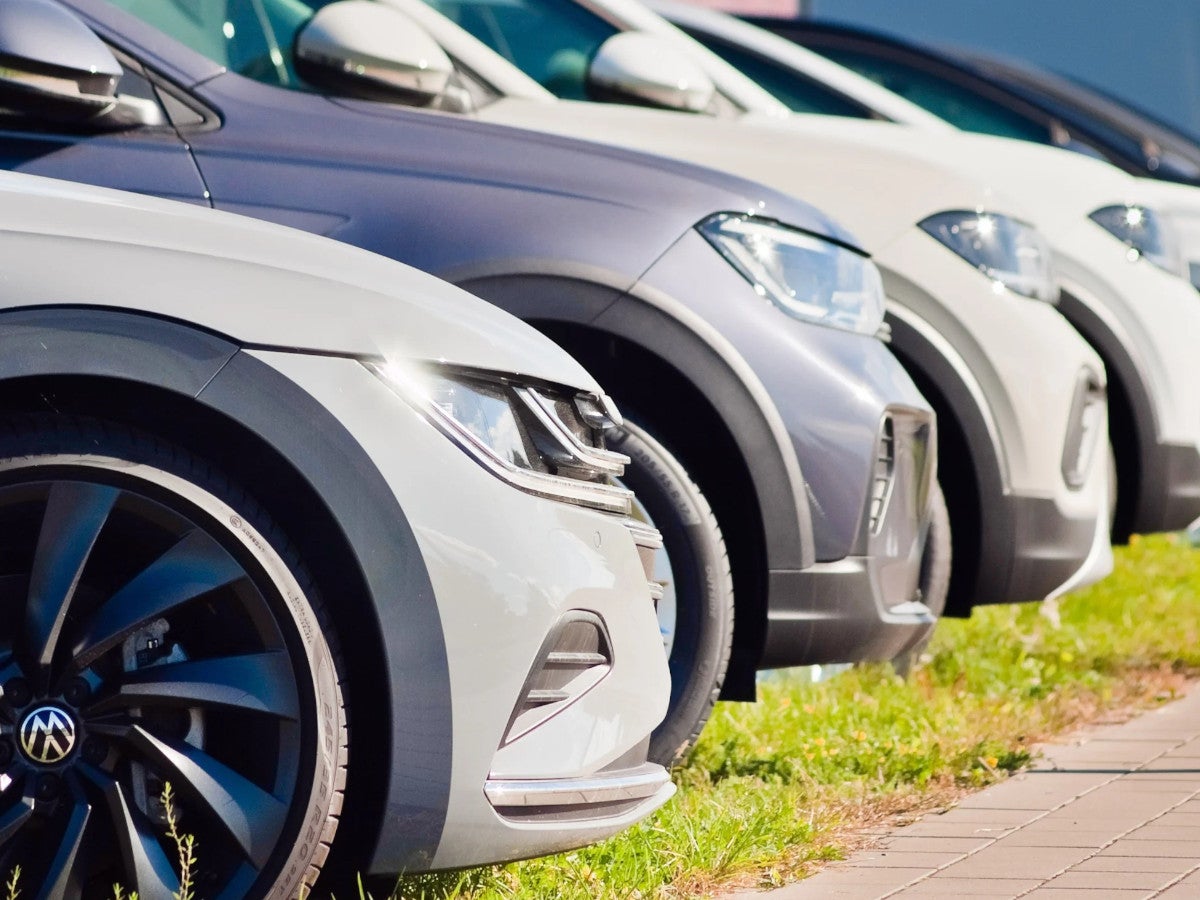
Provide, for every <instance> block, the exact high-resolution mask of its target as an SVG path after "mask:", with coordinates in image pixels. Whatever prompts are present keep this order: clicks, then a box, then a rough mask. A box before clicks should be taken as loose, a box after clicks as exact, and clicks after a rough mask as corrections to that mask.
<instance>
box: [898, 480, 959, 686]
mask: <svg viewBox="0 0 1200 900" xmlns="http://www.w3.org/2000/svg"><path fill="white" fill-rule="evenodd" d="M929 505H930V515H929V532H928V533H927V534H926V536H925V552H924V553H923V554H922V555H921V574H920V576H919V577H918V581H917V584H918V586H919V588H920V591H921V598H922V602H923V603H924V604H925V605H926V606H927V607H929V611H930V612H932V613H933V614H934V615H935V616H938V617H939V618H940V617H941V615H942V612H943V611H944V610H945V609H946V595H947V594H948V593H949V591H950V564H951V562H952V557H953V554H952V552H951V549H950V513H949V511H948V510H947V509H946V497H945V495H944V494H943V493H942V486H941V485H940V484H938V483H937V482H936V481H935V482H934V483H933V491H932V493H931V495H930V498H929ZM936 627H937V626H936V625H935V626H933V627H931V628H930V629H929V631H927V632H926V633H925V634H924V635H923V636H922V637H921V639H920V640H918V641H917V642H916V643H915V644H913V645H912V646H911V647H909V648H908V649H906V650H904V651H902V652H900V653H898V654H896V656H895V658H894V659H893V660H892V667H893V668H894V669H895V670H896V672H897V673H899V674H900V675H908V673H909V672H910V671H912V667H913V666H914V665H915V664H916V662H917V660H919V659H920V658H921V654H922V653H924V652H925V648H926V647H928V646H929V642H930V640H932V639H933V631H934V628H936Z"/></svg>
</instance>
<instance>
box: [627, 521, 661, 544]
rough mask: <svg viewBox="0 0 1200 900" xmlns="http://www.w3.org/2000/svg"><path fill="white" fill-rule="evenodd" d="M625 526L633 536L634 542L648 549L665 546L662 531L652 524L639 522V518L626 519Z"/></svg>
mask: <svg viewBox="0 0 1200 900" xmlns="http://www.w3.org/2000/svg"><path fill="white" fill-rule="evenodd" d="M625 527H626V528H628V529H629V534H630V535H631V536H632V537H633V542H634V543H635V544H637V545H638V546H639V547H645V548H646V549H647V550H661V549H662V546H663V537H662V532H660V531H659V530H658V529H657V528H655V527H654V526H652V525H647V524H646V523H645V522H639V521H638V520H637V519H626V520H625Z"/></svg>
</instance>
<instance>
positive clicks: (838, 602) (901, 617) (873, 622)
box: [760, 556, 937, 669]
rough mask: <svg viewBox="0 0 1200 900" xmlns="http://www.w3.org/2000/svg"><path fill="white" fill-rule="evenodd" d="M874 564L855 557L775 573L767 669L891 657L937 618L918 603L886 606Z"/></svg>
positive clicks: (764, 664) (925, 631)
mask: <svg viewBox="0 0 1200 900" xmlns="http://www.w3.org/2000/svg"><path fill="white" fill-rule="evenodd" d="M873 580H874V579H873V578H872V573H871V561H870V560H869V559H868V558H865V557H861V556H855V557H847V558H846V559H841V560H838V561H837V562H832V563H817V564H816V565H815V566H813V567H812V568H811V569H806V570H804V571H800V572H772V573H771V598H772V600H773V601H774V602H773V603H772V605H771V609H770V611H769V612H768V614H767V643H766V647H765V648H764V650H763V659H762V663H761V665H760V667H761V668H763V669H776V668H784V667H787V666H797V665H818V664H820V665H825V664H828V663H841V662H851V661H865V660H885V659H892V658H893V657H895V656H896V655H897V654H898V653H901V652H903V651H904V650H905V649H907V648H908V647H910V646H912V645H913V644H915V643H916V642H917V641H919V640H920V639H921V638H922V637H924V636H925V635H926V634H928V633H929V631H930V630H931V629H932V628H933V626H934V625H935V624H936V623H937V618H936V617H935V616H934V615H933V614H932V613H931V612H930V611H929V609H928V608H927V607H926V606H925V604H923V603H920V602H919V601H916V600H910V601H908V602H905V603H900V604H897V605H896V606H892V607H890V608H889V607H885V606H884V605H883V604H882V603H880V602H879V600H878V597H877V595H876V593H875V589H874V585H873Z"/></svg>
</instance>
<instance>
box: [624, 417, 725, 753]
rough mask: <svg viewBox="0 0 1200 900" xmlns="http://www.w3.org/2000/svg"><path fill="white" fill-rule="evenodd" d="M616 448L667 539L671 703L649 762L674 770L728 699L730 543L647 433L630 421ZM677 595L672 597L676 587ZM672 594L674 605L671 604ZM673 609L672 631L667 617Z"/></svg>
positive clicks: (665, 610)
mask: <svg viewBox="0 0 1200 900" xmlns="http://www.w3.org/2000/svg"><path fill="white" fill-rule="evenodd" d="M609 445H610V446H611V447H612V448H613V449H614V450H617V451H619V452H621V453H624V454H626V455H627V456H629V457H630V458H631V459H632V463H631V464H630V465H629V466H628V467H626V472H625V475H624V476H623V477H622V482H623V483H624V484H625V486H626V487H628V488H629V489H630V490H632V491H633V492H634V495H635V496H636V498H637V500H636V503H635V508H640V511H641V512H642V513H643V514H644V516H645V517H646V518H647V519H648V520H649V521H650V523H651V524H653V525H654V526H655V527H656V528H658V529H659V530H660V531H661V532H662V535H663V551H662V555H661V556H660V565H661V566H664V567H665V568H666V570H667V571H668V572H669V575H668V576H667V578H666V579H664V580H667V581H669V582H670V583H669V584H666V585H664V586H665V587H666V588H667V591H666V593H665V594H664V597H663V600H661V601H660V604H659V622H660V626H661V627H663V629H664V645H665V647H666V649H667V650H668V656H667V663H668V666H669V668H670V671H671V700H670V704H669V706H668V708H667V715H666V718H665V719H664V720H663V721H662V723H661V724H660V725H659V726H658V728H656V729H655V730H654V733H653V734H652V735H651V737H650V754H649V755H650V760H651V761H652V762H657V763H661V764H662V765H665V766H672V765H675V764H676V763H678V762H680V761H681V760H682V759H683V758H684V756H686V754H687V752H688V750H690V749H691V747H692V745H693V744H695V743H696V740H697V738H699V736H700V732H701V730H702V729H703V728H704V723H705V722H707V721H708V717H709V715H710V714H711V713H712V708H713V704H714V703H716V700H717V696H718V695H719V694H720V693H721V685H722V684H723V683H724V681H725V669H726V667H727V666H728V665H729V652H730V648H731V646H732V644H733V608H734V607H733V578H732V575H731V574H730V568H729V557H728V555H727V554H726V552H725V539H724V538H723V537H722V536H721V529H720V526H719V525H718V524H717V520H716V517H715V516H714V515H713V513H712V509H711V508H710V507H709V505H708V501H707V500H705V499H704V494H703V493H701V491H700V488H699V487H697V486H696V484H695V483H694V482H693V481H692V480H691V478H689V477H688V475H687V472H686V471H685V470H684V468H683V466H682V465H681V464H680V463H679V461H678V460H676V459H675V457H674V456H672V455H671V453H670V452H669V451H668V450H667V449H666V448H665V447H663V446H662V445H661V444H660V443H658V442H657V441H656V440H654V438H652V437H651V436H650V435H649V434H648V433H647V432H646V431H645V430H644V429H643V428H641V427H639V426H638V425H636V424H634V423H632V422H629V421H628V420H626V423H625V426H624V428H623V430H622V431H621V432H620V433H619V434H618V435H615V436H614V437H613V438H611V439H610V441H609ZM672 588H673V589H674V590H673V591H672V590H671V589H672ZM672 596H673V598H674V602H673V603H672ZM672 609H673V611H674V622H673V627H672V625H671V623H670V622H669V621H668V614H669V613H670V612H671V610H672Z"/></svg>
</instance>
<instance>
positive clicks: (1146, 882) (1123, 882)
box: [1044, 870, 1178, 891]
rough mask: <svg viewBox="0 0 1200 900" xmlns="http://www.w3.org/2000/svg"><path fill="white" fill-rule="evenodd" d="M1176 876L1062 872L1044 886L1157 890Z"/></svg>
mask: <svg viewBox="0 0 1200 900" xmlns="http://www.w3.org/2000/svg"><path fill="white" fill-rule="evenodd" d="M1177 877H1178V876H1177V875H1173V874H1171V873H1169V872H1079V871H1076V870H1072V871H1070V872H1064V873H1063V874H1062V875H1059V876H1058V877H1057V878H1055V879H1053V880H1052V881H1048V882H1046V884H1045V885H1044V886H1045V887H1048V888H1089V889H1091V890H1096V891H1100V890H1132V889H1139V890H1158V889H1159V888H1164V887H1166V886H1167V885H1169V884H1170V883H1171V882H1172V881H1174V880H1175V879H1176V878H1177Z"/></svg>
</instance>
